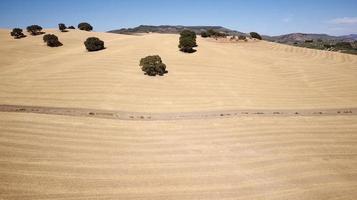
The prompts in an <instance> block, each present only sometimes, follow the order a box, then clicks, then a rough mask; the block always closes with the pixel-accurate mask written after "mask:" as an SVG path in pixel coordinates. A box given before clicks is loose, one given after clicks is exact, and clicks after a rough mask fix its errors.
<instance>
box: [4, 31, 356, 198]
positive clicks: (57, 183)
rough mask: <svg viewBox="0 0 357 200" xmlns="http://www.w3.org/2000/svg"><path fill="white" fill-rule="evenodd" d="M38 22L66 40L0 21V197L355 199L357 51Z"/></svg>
mask: <svg viewBox="0 0 357 200" xmlns="http://www.w3.org/2000/svg"><path fill="white" fill-rule="evenodd" d="M46 32H48V33H55V34H56V35H57V36H58V37H59V39H60V41H61V42H62V43H63V44H64V46H62V47H59V48H49V47H46V46H45V44H44V43H43V42H42V36H36V37H33V36H28V37H27V38H24V39H20V40H14V39H12V38H11V37H10V36H9V30H0V44H1V45H0V56H1V59H0V105H2V106H0V110H1V111H2V112H0V183H1V184H0V200H2V199H4V200H5V199H6V200H8V199H10V200H23V199H46V200H47V199H129V200H130V199H133V200H134V199H145V200H147V199H155V200H156V199H165V200H167V199H172V200H175V199H177V200H185V199H187V200H189V199H192V200H193V199H194V200H197V199H204V200H210V199H212V200H213V199H215V200H216V199H220V200H233V199H234V200H236V199H242V200H243V199H244V200H249V199H252V200H267V199H269V200H270V199H274V200H286V199H289V200H300V199H304V200H321V199H329V200H340V199H341V200H342V199H343V200H354V199H356V198H357V192H356V191H357V190H356V189H355V188H357V167H356V166H357V117H356V113H357V110H356V108H357V81H356V80H357V79H356V78H357V56H353V55H346V54H340V53H334V52H325V51H317V50H310V49H302V48H295V47H290V46H285V45H280V44H274V43H269V42H264V41H255V42H244V43H243V42H242V43H231V44H230V43H220V42H212V41H210V40H208V39H207V40H206V39H202V38H198V45H199V47H198V51H197V52H196V53H194V54H191V55H188V54H183V53H181V52H179V51H178V48H177V43H178V36H177V35H165V34H163V35H160V34H144V35H141V36H129V35H116V34H108V33H96V32H90V33H89V32H82V31H78V30H70V31H69V32H67V33H60V32H59V31H56V30H46ZM89 36H97V37H99V38H101V39H102V40H104V41H105V45H106V47H107V48H106V49H105V50H103V51H99V52H93V53H88V52H86V51H85V48H84V45H83V41H84V40H85V39H86V38H87V37H89ZM154 54H159V55H160V56H161V57H162V59H163V61H164V62H165V63H166V64H167V66H168V70H169V73H168V74H167V75H165V76H163V77H147V76H144V75H143V73H142V72H141V71H140V68H139V66H138V62H139V60H140V58H142V57H144V56H147V55H154ZM296 112H298V113H299V114H296ZM222 114H223V116H221V115H222ZM131 117H133V118H131ZM142 117H144V119H142ZM149 117H150V118H149ZM127 119H129V120H127Z"/></svg>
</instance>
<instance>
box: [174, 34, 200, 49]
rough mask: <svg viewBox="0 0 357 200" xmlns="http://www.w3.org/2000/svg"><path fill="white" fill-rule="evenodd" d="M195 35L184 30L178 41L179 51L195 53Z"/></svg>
mask: <svg viewBox="0 0 357 200" xmlns="http://www.w3.org/2000/svg"><path fill="white" fill-rule="evenodd" d="M196 37H197V36H196V33H195V32H193V31H190V30H184V31H182V32H181V33H180V39H179V46H178V47H179V48H180V51H182V52H185V53H194V52H196V50H195V49H193V48H194V47H197V43H196Z"/></svg>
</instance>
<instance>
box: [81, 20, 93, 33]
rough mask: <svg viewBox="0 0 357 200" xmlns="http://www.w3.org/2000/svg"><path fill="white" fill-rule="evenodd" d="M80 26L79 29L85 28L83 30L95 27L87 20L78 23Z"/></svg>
mask: <svg viewBox="0 0 357 200" xmlns="http://www.w3.org/2000/svg"><path fill="white" fill-rule="evenodd" d="M78 28H79V30H83V31H91V30H93V27H92V26H91V25H90V24H88V23H87V22H82V23H80V24H78Z"/></svg>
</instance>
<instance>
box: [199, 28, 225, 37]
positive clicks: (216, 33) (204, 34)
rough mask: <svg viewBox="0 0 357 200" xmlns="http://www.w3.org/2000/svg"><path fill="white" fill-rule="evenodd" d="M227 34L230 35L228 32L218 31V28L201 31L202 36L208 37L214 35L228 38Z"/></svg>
mask: <svg viewBox="0 0 357 200" xmlns="http://www.w3.org/2000/svg"><path fill="white" fill-rule="evenodd" d="M227 36H228V34H227V33H223V32H219V31H216V30H213V29H210V30H207V31H202V32H201V37H203V38H207V37H214V38H219V37H223V38H226V37H227Z"/></svg>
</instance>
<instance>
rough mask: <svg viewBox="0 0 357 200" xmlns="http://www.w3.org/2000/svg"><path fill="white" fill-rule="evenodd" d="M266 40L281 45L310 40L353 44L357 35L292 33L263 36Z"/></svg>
mask: <svg viewBox="0 0 357 200" xmlns="http://www.w3.org/2000/svg"><path fill="white" fill-rule="evenodd" d="M263 38H264V39H265V40H268V41H272V42H279V43H284V44H287V43H294V42H305V41H308V40H322V41H331V42H341V41H343V42H353V41H356V40H357V34H351V35H344V36H331V35H327V34H312V33H291V34H286V35H280V36H263Z"/></svg>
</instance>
